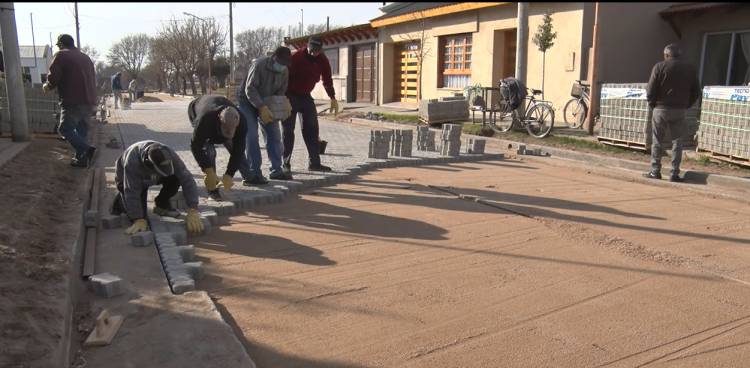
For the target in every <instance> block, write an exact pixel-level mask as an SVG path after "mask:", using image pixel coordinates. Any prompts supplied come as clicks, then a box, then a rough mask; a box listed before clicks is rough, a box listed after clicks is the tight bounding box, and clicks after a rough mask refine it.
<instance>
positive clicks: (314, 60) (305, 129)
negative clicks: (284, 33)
mask: <svg viewBox="0 0 750 368" xmlns="http://www.w3.org/2000/svg"><path fill="white" fill-rule="evenodd" d="M322 48H323V41H322V40H321V39H320V37H318V36H312V37H310V40H309V41H308V42H307V47H306V48H304V49H302V50H299V51H297V52H295V53H294V54H293V55H292V63H291V64H290V65H289V86H288V87H287V91H286V95H287V97H288V98H289V102H290V103H291V105H292V114H291V115H290V116H289V118H288V119H286V121H284V122H283V124H282V127H283V131H284V132H283V135H284V170H285V171H287V172H289V171H291V160H292V150H293V149H294V125H295V122H296V120H297V113H301V114H302V138H304V140H305V145H306V146H307V154H308V157H309V159H310V163H309V166H308V169H309V170H311V171H331V168H330V167H328V166H324V165H322V164H321V163H320V147H319V141H318V131H319V128H318V111H317V109H316V108H315V101H314V100H313V98H312V96H311V95H310V92H312V90H313V88H315V84H316V83H318V81H319V80H320V79H321V76H322V77H323V87H324V88H325V90H326V93H327V94H328V97H330V98H331V112H333V113H334V114H336V113H338V110H339V105H338V102H336V92H335V91H334V90H333V80H332V79H331V64H330V63H329V62H328V58H327V57H326V55H325V54H324V53H322V52H321V51H322Z"/></svg>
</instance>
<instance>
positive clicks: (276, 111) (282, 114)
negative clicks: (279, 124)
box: [263, 96, 289, 121]
mask: <svg viewBox="0 0 750 368" xmlns="http://www.w3.org/2000/svg"><path fill="white" fill-rule="evenodd" d="M263 103H265V104H266V106H268V109H269V110H271V114H273V119H274V121H277V120H282V121H283V120H286V118H288V117H289V114H288V113H287V112H288V111H287V105H286V104H287V98H286V96H268V97H266V98H264V99H263Z"/></svg>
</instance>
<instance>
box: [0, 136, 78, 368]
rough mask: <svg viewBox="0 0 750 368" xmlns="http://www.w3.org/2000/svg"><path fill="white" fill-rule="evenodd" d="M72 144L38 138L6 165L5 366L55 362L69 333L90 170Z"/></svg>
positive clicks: (0, 334)
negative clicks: (82, 191) (71, 277)
mask: <svg viewBox="0 0 750 368" xmlns="http://www.w3.org/2000/svg"><path fill="white" fill-rule="evenodd" d="M71 156H72V149H71V148H70V145H69V144H67V143H66V142H62V141H59V140H56V139H36V140H34V141H32V142H31V144H30V145H29V146H28V147H27V148H26V150H24V151H23V152H22V153H21V154H19V155H18V156H16V157H15V158H14V159H13V160H12V161H10V162H8V163H7V164H6V165H5V166H3V168H2V170H0V188H1V189H0V195H2V198H3V203H2V210H0V346H1V347H2V348H0V350H2V354H0V367H37V366H39V367H41V366H49V362H48V361H47V362H46V364H45V363H43V362H45V360H47V359H50V354H51V353H52V350H54V349H55V347H56V344H58V343H59V341H60V338H61V336H62V334H63V331H62V329H61V327H62V324H61V322H62V321H63V317H64V310H65V302H66V300H67V299H66V295H65V292H66V291H67V286H66V284H67V282H68V281H67V280H68V274H69V272H70V269H71V259H70V255H71V251H72V246H73V243H74V241H75V239H76V237H77V235H78V230H79V227H78V226H80V216H81V205H82V201H81V200H79V196H78V194H79V193H78V190H79V188H81V186H82V185H83V181H84V180H85V173H86V171H85V170H81V169H76V168H72V167H71V166H70V164H69V163H70V157H71Z"/></svg>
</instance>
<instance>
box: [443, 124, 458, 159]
mask: <svg viewBox="0 0 750 368" xmlns="http://www.w3.org/2000/svg"><path fill="white" fill-rule="evenodd" d="M461 128H462V125H461V124H443V130H442V131H441V132H440V143H441V145H440V154H441V155H442V156H451V157H456V156H458V155H459V154H460V153H461Z"/></svg>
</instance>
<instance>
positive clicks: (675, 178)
mask: <svg viewBox="0 0 750 368" xmlns="http://www.w3.org/2000/svg"><path fill="white" fill-rule="evenodd" d="M669 181H671V182H673V183H684V182H685V179H684V178H681V177H679V176H678V175H672V176H670V177H669Z"/></svg>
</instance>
